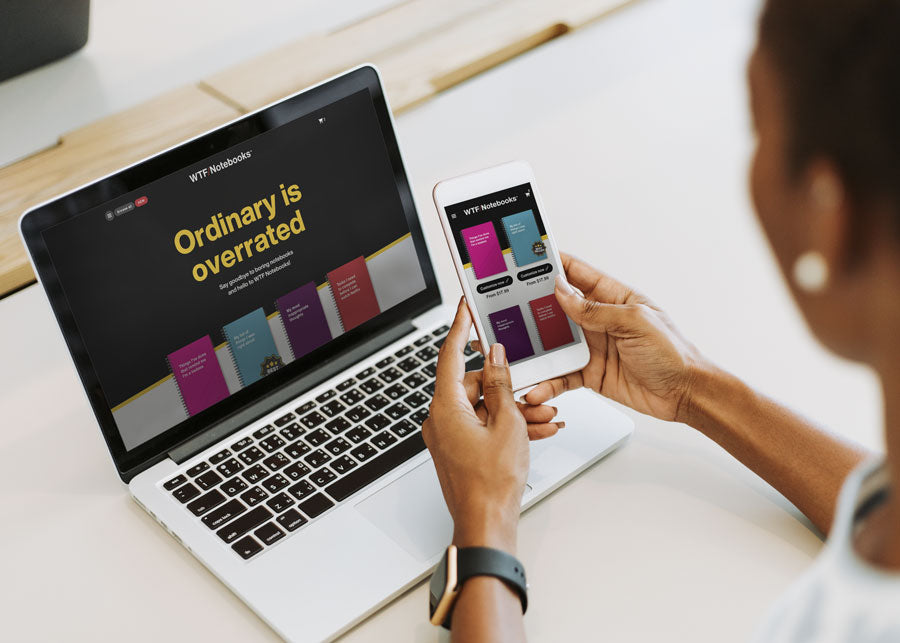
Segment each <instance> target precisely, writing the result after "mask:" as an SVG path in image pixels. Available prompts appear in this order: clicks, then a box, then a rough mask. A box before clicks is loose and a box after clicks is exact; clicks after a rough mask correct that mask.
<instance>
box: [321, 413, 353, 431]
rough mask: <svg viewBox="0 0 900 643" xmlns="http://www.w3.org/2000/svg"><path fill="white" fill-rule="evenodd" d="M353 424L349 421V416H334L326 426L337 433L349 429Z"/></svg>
mask: <svg viewBox="0 0 900 643" xmlns="http://www.w3.org/2000/svg"><path fill="white" fill-rule="evenodd" d="M351 426H353V425H352V424H350V422H348V421H347V418H342V417H341V418H334V419H333V420H332V421H331V422H328V423H326V424H325V428H326V429H328V430H329V431H331V432H332V433H334V434H335V435H337V434H338V433H341V432H342V431H346V430H347V429H349V428H350V427H351Z"/></svg>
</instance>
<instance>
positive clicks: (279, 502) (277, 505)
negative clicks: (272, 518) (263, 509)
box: [266, 491, 294, 514]
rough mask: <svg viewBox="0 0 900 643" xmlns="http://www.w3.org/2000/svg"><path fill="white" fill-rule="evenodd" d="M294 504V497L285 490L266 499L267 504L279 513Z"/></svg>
mask: <svg viewBox="0 0 900 643" xmlns="http://www.w3.org/2000/svg"><path fill="white" fill-rule="evenodd" d="M292 504H294V499H293V498H291V497H290V496H289V495H287V494H286V493H285V492H284V491H282V492H281V493H279V494H276V495H274V496H272V497H271V498H269V499H268V500H266V506H267V507H268V508H269V509H271V510H272V511H274V512H275V513H277V514H280V513H281V512H282V511H284V510H285V509H287V508H288V507H290V506H291V505H292Z"/></svg>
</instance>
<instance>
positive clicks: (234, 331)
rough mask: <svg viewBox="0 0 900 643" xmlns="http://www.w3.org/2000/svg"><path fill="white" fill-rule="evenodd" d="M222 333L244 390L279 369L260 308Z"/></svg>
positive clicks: (276, 354)
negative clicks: (244, 387)
mask: <svg viewBox="0 0 900 643" xmlns="http://www.w3.org/2000/svg"><path fill="white" fill-rule="evenodd" d="M222 330H224V331H225V339H226V340H227V341H228V346H229V347H230V348H231V355H232V357H234V365H235V367H236V368H237V372H238V377H240V378H241V384H243V385H244V386H249V385H250V384H253V382H255V381H257V380H258V379H260V378H262V377H263V376H265V375H268V374H269V373H271V372H273V371H275V370H277V369H279V368H280V367H281V366H283V364H284V362H283V360H282V359H281V356H280V355H279V354H278V349H277V348H276V347H275V340H274V339H273V337H272V329H271V328H269V320H267V319H266V313H265V312H264V311H263V309H262V308H257V309H256V310H254V311H253V312H251V313H248V314H246V315H244V316H243V317H241V318H240V319H236V320H235V321H233V322H231V323H230V324H226V325H225V327H224V328H223V329H222Z"/></svg>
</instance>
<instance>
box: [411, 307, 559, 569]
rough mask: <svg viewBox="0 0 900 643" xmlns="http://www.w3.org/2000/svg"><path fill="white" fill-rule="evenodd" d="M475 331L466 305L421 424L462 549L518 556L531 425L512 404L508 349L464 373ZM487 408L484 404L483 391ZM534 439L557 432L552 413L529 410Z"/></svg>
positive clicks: (441, 361) (494, 352) (440, 361)
mask: <svg viewBox="0 0 900 643" xmlns="http://www.w3.org/2000/svg"><path fill="white" fill-rule="evenodd" d="M471 325H472V322H471V318H470V317H469V311H468V309H467V308H466V305H465V303H463V302H462V301H461V302H460V305H459V308H458V310H457V312H456V319H455V320H454V321H453V326H452V327H451V328H450V332H449V333H448V334H447V339H446V340H445V341H444V343H443V345H442V346H441V352H440V356H439V358H438V365H437V382H436V385H435V392H434V399H432V401H431V408H430V415H429V417H428V419H427V420H425V423H424V425H423V426H422V435H423V437H424V438H425V444H427V445H428V449H429V451H431V455H432V457H433V458H434V465H435V468H436V469H437V474H438V479H439V480H440V483H441V489H442V490H443V493H444V499H445V500H446V501H447V507H448V509H449V510H450V515H451V516H453V525H454V533H453V543H454V544H455V545H457V546H458V547H467V546H484V547H495V548H498V549H502V550H504V551H507V552H510V553H514V552H515V545H516V528H517V526H518V522H519V510H520V504H521V501H522V493H523V492H524V490H525V479H526V477H527V475H528V437H529V431H528V422H527V420H526V418H525V416H524V415H523V414H522V411H521V410H520V407H519V405H517V404H516V402H515V400H514V399H513V393H512V387H511V384H510V377H509V365H508V364H507V361H506V353H505V351H504V350H503V346H501V345H500V344H495V345H494V346H492V347H491V350H490V354H489V355H488V358H487V359H486V360H485V364H484V371H483V372H482V373H480V374H474V373H469V374H466V372H465V365H466V363H465V355H464V353H463V349H464V348H465V346H466V342H467V340H468V338H469V329H470V327H471ZM482 391H483V393H484V402H483V403H479V402H478V399H479V397H480V396H481V393H482ZM529 413H530V414H532V415H533V418H534V419H536V420H537V421H536V423H534V424H533V427H532V432H533V433H535V435H536V437H542V436H544V435H550V434H552V433H555V432H556V429H557V426H556V425H555V424H552V423H550V420H552V419H553V416H554V415H555V409H553V408H552V407H536V408H535V409H531V410H529Z"/></svg>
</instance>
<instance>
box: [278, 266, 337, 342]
mask: <svg viewBox="0 0 900 643" xmlns="http://www.w3.org/2000/svg"><path fill="white" fill-rule="evenodd" d="M275 304H276V305H277V306H278V310H279V311H281V321H282V322H283V323H284V329H285V331H286V332H287V336H288V341H289V342H290V343H291V350H292V351H294V357H295V358H299V357H301V356H303V355H306V354H307V353H309V352H310V351H312V350H314V349H316V348H318V347H319V346H321V345H322V344H324V343H326V342H328V341H330V340H331V330H330V329H329V328H328V321H327V320H326V318H325V310H324V309H323V308H322V300H321V299H319V291H318V290H316V284H314V283H313V282H311V281H310V282H309V283H308V284H305V285H303V286H300V287H299V288H297V289H296V290H292V291H291V292H289V293H288V294H286V295H284V296H282V297H279V298H278V300H277V301H276V302H275Z"/></svg>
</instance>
